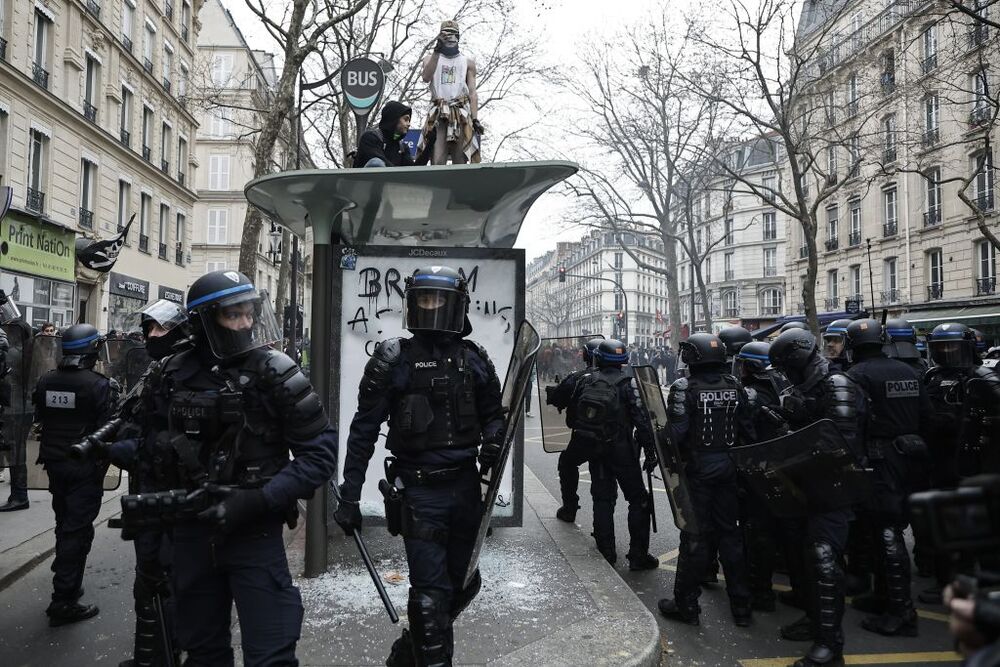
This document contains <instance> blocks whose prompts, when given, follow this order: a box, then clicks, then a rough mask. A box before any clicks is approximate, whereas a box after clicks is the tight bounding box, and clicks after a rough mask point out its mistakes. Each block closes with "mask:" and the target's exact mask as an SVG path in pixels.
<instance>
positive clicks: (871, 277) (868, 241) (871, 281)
mask: <svg viewBox="0 0 1000 667" xmlns="http://www.w3.org/2000/svg"><path fill="white" fill-rule="evenodd" d="M865 243H866V244H867V245H868V287H869V289H871V293H872V306H871V311H869V312H870V313H874V312H875V274H874V273H872V240H871V239H865Z"/></svg>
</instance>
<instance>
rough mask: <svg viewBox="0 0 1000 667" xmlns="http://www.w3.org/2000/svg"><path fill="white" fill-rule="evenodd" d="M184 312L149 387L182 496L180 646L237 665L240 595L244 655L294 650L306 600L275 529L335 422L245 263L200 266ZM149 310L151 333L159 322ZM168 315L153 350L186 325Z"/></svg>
mask: <svg viewBox="0 0 1000 667" xmlns="http://www.w3.org/2000/svg"><path fill="white" fill-rule="evenodd" d="M187 312H188V317H189V318H190V327H191V342H190V347H188V348H186V349H181V350H180V351H177V352H176V353H175V354H171V355H170V356H168V357H165V358H164V359H162V360H161V362H160V366H161V369H160V370H159V372H158V376H159V377H158V379H157V380H156V384H155V388H154V390H153V392H154V395H153V401H154V405H155V406H156V409H157V411H158V414H159V417H158V418H159V419H164V420H165V421H166V424H167V430H166V432H165V434H164V435H163V436H162V437H159V436H157V437H156V442H155V443H154V449H155V450H156V451H160V448H164V449H165V451H163V454H162V456H163V457H164V458H165V459H166V461H167V463H165V464H164V467H168V466H169V467H171V468H173V470H172V471H171V474H174V475H176V482H178V483H180V484H181V488H182V489H185V490H186V491H187V492H188V495H187V496H186V498H185V501H184V503H185V506H186V507H188V508H189V509H190V512H188V513H185V514H183V515H182V516H179V517H178V518H177V521H176V523H174V525H173V542H174V543H173V558H174V560H173V572H172V593H173V599H174V608H175V612H176V624H175V625H176V630H175V631H176V636H177V644H178V649H181V650H183V651H185V652H186V653H187V660H188V662H189V663H190V664H199V665H202V664H205V665H208V664H211V665H227V664H228V665H232V664H233V648H232V637H231V633H230V626H231V620H232V618H231V608H232V605H233V602H235V603H236V610H237V613H238V614H239V623H240V634H241V638H242V648H243V661H244V663H245V664H247V665H264V664H297V663H296V660H295V645H296V642H297V641H298V637H299V633H300V630H301V624H302V613H303V609H302V600H301V597H300V596H299V592H298V589H297V588H296V587H295V586H294V585H293V584H292V579H291V575H290V573H289V570H288V562H287V560H286V558H285V546H284V542H283V540H282V529H283V525H284V524H285V523H286V522H287V523H288V524H289V525H294V523H295V521H296V515H297V509H296V501H297V500H299V499H303V498H307V497H309V496H310V495H311V494H312V493H313V491H314V490H315V489H316V488H317V487H318V486H320V485H321V484H324V483H326V482H327V481H328V480H329V479H330V478H331V477H332V476H333V473H334V471H335V469H336V433H335V431H334V430H333V428H332V427H331V426H330V423H329V420H328V419H327V417H326V413H325V411H324V409H323V405H322V402H321V401H320V399H319V397H318V396H317V395H316V393H315V392H314V391H313V388H312V385H310V383H309V381H308V380H307V379H306V378H305V376H303V375H302V372H301V371H300V370H299V368H298V366H296V365H295V363H294V362H293V361H292V360H291V359H289V358H288V357H287V356H285V355H284V354H283V353H282V352H279V351H276V350H273V349H271V348H270V347H269V346H270V345H271V344H273V343H274V342H276V341H278V340H280V336H281V334H280V330H279V329H278V326H277V322H276V320H275V317H274V312H273V310H272V309H271V306H270V303H269V301H268V299H267V294H266V293H261V292H258V291H257V289H256V288H255V287H254V285H253V283H252V282H251V281H250V280H249V279H248V278H247V277H246V276H245V275H243V274H242V273H239V272H236V271H213V272H210V273H207V274H205V275H204V276H202V277H201V278H198V279H197V280H196V281H195V282H194V283H193V284H192V285H191V287H190V289H189V290H188V294H187ZM148 315H150V318H151V320H147V322H146V324H145V327H144V328H145V329H146V331H147V335H149V334H152V333H154V332H155V331H154V330H155V328H156V327H157V326H159V327H161V328H164V329H166V326H164V325H165V324H166V323H167V322H166V321H164V320H161V319H159V317H158V316H156V317H154V316H153V314H152V313H148ZM152 320H155V323H154V322H153V321H152ZM176 329H177V327H176V326H175V327H172V328H171V329H170V330H169V331H165V333H164V335H165V336H168V337H169V338H168V339H167V340H166V341H164V343H163V344H161V343H160V342H158V341H157V342H154V344H153V346H152V353H153V354H158V353H160V352H162V351H163V349H162V348H166V347H168V343H169V341H170V339H171V338H174V337H178V338H180V337H181V336H182V335H183V334H181V333H173V332H174V331H175V330H176ZM154 338H155V336H154ZM170 347H171V350H170V351H174V350H176V347H174V346H170ZM289 454H291V455H292V456H293V457H294V458H292V459H291V460H290V458H289ZM173 481H174V480H170V482H173Z"/></svg>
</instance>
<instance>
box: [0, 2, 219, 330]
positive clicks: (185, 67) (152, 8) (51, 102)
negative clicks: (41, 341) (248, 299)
mask: <svg viewBox="0 0 1000 667" xmlns="http://www.w3.org/2000/svg"><path fill="white" fill-rule="evenodd" d="M198 4H200V3H199V2H198V0H44V1H42V0H0V185H8V186H11V187H12V189H13V206H14V208H13V210H12V211H11V213H10V214H8V216H7V218H6V219H5V221H4V223H3V230H2V232H3V235H4V241H5V246H6V247H5V251H4V255H3V258H2V259H0V287H2V288H3V289H5V290H6V291H7V293H8V294H13V295H14V298H15V300H16V301H17V302H18V303H19V305H20V306H21V309H22V311H23V312H24V313H25V317H26V318H27V320H28V321H29V322H31V323H32V324H35V325H38V324H40V323H41V322H44V321H52V322H54V323H55V324H57V325H59V326H65V325H69V324H72V323H74V322H76V321H87V322H91V323H93V324H95V325H97V326H98V327H99V328H102V329H105V328H107V329H121V328H123V327H126V326H128V325H129V321H130V319H131V317H132V315H133V314H134V313H135V311H137V310H138V309H140V308H142V306H144V305H145V304H146V303H147V302H148V301H150V300H156V299H157V298H160V297H164V298H171V299H174V300H181V299H182V298H183V294H184V291H185V290H186V289H187V286H188V284H189V283H190V275H189V271H188V264H189V251H190V240H191V216H192V214H193V209H194V203H195V192H194V190H193V189H192V184H193V182H194V174H195V173H196V167H197V161H196V160H195V159H194V156H193V154H192V153H191V151H190V146H191V141H192V140H193V138H194V135H195V126H196V121H195V118H194V116H193V115H192V114H191V113H190V111H189V110H188V108H187V104H186V101H185V100H186V95H187V90H188V86H189V79H190V72H191V67H192V64H193V63H194V50H193V44H194V42H195V40H196V39H197V30H198V24H197V21H196V19H195V16H196V14H197V11H198V6H197V5H198ZM133 214H134V215H135V223H134V224H133V225H132V227H131V229H130V232H129V234H128V242H127V245H126V246H125V248H124V249H123V251H122V253H121V255H120V256H119V258H118V261H117V263H116V264H115V266H114V269H113V271H112V272H110V273H97V272H95V271H92V270H89V269H85V268H83V267H81V266H79V265H78V264H77V263H76V261H75V249H74V246H75V243H76V242H77V241H79V240H80V239H89V238H95V237H100V238H109V237H112V236H115V235H117V234H118V231H119V230H120V229H122V228H123V226H124V225H125V224H126V223H127V222H128V220H129V218H130V217H131V216H132V215H133Z"/></svg>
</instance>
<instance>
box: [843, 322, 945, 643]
mask: <svg viewBox="0 0 1000 667" xmlns="http://www.w3.org/2000/svg"><path fill="white" fill-rule="evenodd" d="M865 323H867V324H870V325H871V328H873V329H879V328H880V326H879V324H878V322H875V321H874V320H868V321H865V320H862V321H860V322H856V323H854V324H852V325H851V327H850V328H849V329H848V340H849V344H850V345H851V350H852V358H853V360H854V363H853V365H852V366H851V370H849V371H848V375H849V376H850V377H851V379H852V380H854V381H855V382H856V383H857V384H858V385H859V386H860V387H861V388H862V389H863V390H864V392H865V394H866V396H867V398H868V407H869V412H868V420H867V428H866V430H865V438H864V440H865V455H866V457H867V460H868V463H869V466H870V467H871V468H872V470H873V480H874V484H875V493H874V495H873V496H872V498H871V499H870V501H869V502H868V503H867V504H866V505H865V507H864V508H863V510H862V511H863V512H864V513H865V514H867V515H868V517H869V520H870V522H871V524H872V527H873V528H874V531H875V533H874V536H873V541H874V544H875V546H876V553H877V554H878V556H879V564H880V567H879V572H878V575H879V576H880V578H881V580H882V581H884V582H885V586H886V589H885V590H886V602H887V605H886V609H885V611H886V613H885V614H884V615H882V616H881V617H877V616H875V617H870V618H867V619H865V620H864V621H863V622H862V627H864V628H865V629H867V630H870V631H872V632H878V633H880V634H886V635H909V636H915V635H916V634H917V616H916V612H915V611H914V609H913V602H912V600H911V598H910V557H909V554H908V553H907V550H906V544H905V542H904V540H903V530H905V528H906V526H907V524H908V523H909V510H908V504H907V498H908V497H909V495H910V494H911V493H914V492H916V491H920V490H922V487H923V486H924V480H925V479H926V475H927V465H928V451H927V445H926V442H925V441H924V438H923V435H922V434H925V433H926V432H927V431H926V429H927V425H928V417H929V416H930V414H931V410H932V408H931V405H930V400H929V399H928V396H927V392H926V391H925V389H924V387H923V384H922V383H921V381H920V377H919V376H918V375H917V373H916V371H914V370H913V369H912V368H910V367H909V366H907V365H906V364H904V363H902V362H900V361H896V360H895V359H889V358H887V357H886V356H885V355H884V354H883V353H882V346H881V342H880V341H878V340H876V341H875V343H874V344H869V345H863V346H860V347H859V346H858V345H857V344H856V342H855V341H856V339H857V338H858V336H859V333H858V331H857V330H856V328H858V327H859V326H860V325H861V324H865Z"/></svg>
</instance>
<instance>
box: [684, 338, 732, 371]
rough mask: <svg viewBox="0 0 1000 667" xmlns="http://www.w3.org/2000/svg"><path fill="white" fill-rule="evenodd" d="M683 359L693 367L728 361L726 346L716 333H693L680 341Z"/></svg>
mask: <svg viewBox="0 0 1000 667" xmlns="http://www.w3.org/2000/svg"><path fill="white" fill-rule="evenodd" d="M680 349H681V359H682V360H683V361H684V363H685V364H687V365H688V366H690V367H691V368H692V369H693V368H696V367H697V366H707V365H709V364H725V363H726V346H725V344H724V343H723V342H722V341H721V340H720V339H719V337H718V336H716V335H715V334H710V333H696V334H691V335H690V336H688V337H687V338H686V339H685V340H682V341H681V342H680Z"/></svg>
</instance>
